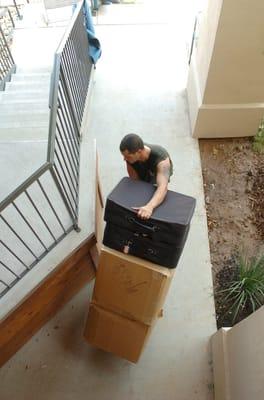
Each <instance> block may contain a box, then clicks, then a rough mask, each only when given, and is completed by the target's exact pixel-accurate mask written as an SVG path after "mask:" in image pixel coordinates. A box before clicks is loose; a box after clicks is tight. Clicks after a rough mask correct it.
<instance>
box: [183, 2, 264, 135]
mask: <svg viewBox="0 0 264 400" xmlns="http://www.w3.org/2000/svg"><path fill="white" fill-rule="evenodd" d="M263 15H264V2H263V1H261V0H211V1H209V6H208V7H207V8H206V9H205V10H204V12H203V13H202V15H201V17H200V18H199V24H198V33H197V36H198V38H197V40H196V43H195V46H194V51H193V55H192V59H191V65H190V70H189V77H188V84H187V93H188V101H189V109H190V120H191V127H192V133H193V136H195V137H239V136H251V135H254V134H255V133H256V131H257V128H258V126H259V123H260V120H261V118H262V116H264V90H263V87H264V73H263V71H264V45H263V38H264V23H263ZM231 110H233V111H231Z"/></svg>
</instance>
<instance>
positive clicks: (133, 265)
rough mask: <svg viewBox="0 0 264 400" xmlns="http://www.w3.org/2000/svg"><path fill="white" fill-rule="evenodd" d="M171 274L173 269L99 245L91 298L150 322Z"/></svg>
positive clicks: (102, 304)
mask: <svg viewBox="0 0 264 400" xmlns="http://www.w3.org/2000/svg"><path fill="white" fill-rule="evenodd" d="M173 274H174V270H173V269H168V268H165V267H160V266H159V265H156V264H153V263H151V262H149V261H146V260H143V259H141V258H138V257H134V256H130V255H126V254H123V253H120V252H118V251H115V250H112V249H110V248H107V247H105V246H103V247H102V250H101V254H100V259H99V266H98V270H97V274H96V281H95V287H94V292H93V297H92V302H93V303H94V304H97V305H99V306H101V307H103V308H105V309H107V310H109V311H112V312H115V313H117V314H119V315H123V316H125V317H127V318H130V319H132V320H136V321H141V322H143V323H144V324H148V325H151V324H152V323H153V322H154V321H155V319H156V318H157V317H158V314H159V312H160V310H161V308H162V307H163V304H164V301H165V298H166V295H167V292H168V290H169V286H170V283H171V280H172V277H173Z"/></svg>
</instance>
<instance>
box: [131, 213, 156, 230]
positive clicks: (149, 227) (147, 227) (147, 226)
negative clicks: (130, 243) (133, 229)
mask: <svg viewBox="0 0 264 400" xmlns="http://www.w3.org/2000/svg"><path fill="white" fill-rule="evenodd" d="M127 220H128V222H131V223H133V224H136V225H138V226H140V227H141V228H145V229H148V230H150V231H151V232H156V231H157V230H158V227H156V226H154V225H151V226H149V225H144V224H141V223H140V222H139V221H137V220H136V219H135V218H133V217H131V216H127Z"/></svg>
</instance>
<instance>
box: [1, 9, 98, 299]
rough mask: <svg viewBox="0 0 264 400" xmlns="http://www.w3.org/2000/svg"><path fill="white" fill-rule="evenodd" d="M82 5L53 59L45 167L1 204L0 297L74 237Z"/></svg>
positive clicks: (83, 77) (83, 87) (83, 54)
mask: <svg viewBox="0 0 264 400" xmlns="http://www.w3.org/2000/svg"><path fill="white" fill-rule="evenodd" d="M88 47H89V45H88V39H87V34H86V30H85V24H84V15H83V3H79V4H78V7H77V8H76V10H75V12H74V15H73V18H72V21H71V24H70V26H69V27H68V29H67V31H66V32H65V35H64V37H63V39H62V42H61V44H60V46H59V48H58V50H57V52H56V54H55V58H54V68H53V73H52V80H51V90H50V125H49V141H48V153H47V162H46V163H45V164H44V165H43V166H42V167H41V168H39V170H38V171H36V172H35V173H34V174H32V175H31V176H30V177H29V178H28V179H27V180H26V181H25V182H24V183H23V184H22V185H21V186H19V187H18V188H17V189H16V190H15V191H14V192H12V193H11V194H10V195H9V196H8V197H7V198H6V199H5V200H4V201H2V202H1V203H0V297H2V296H3V295H4V294H5V293H6V292H7V291H8V290H10V288H11V287H13V286H14V285H15V284H16V283H17V282H18V281H20V280H21V278H22V277H23V276H24V275H25V274H26V273H27V272H28V271H30V270H31V269H32V268H33V267H34V266H35V265H36V264H37V263H38V262H39V261H40V260H41V259H43V257H45V256H46V254H47V253H48V252H50V251H51V250H52V249H53V248H54V247H55V246H56V245H57V244H58V243H59V242H60V241H61V240H62V239H63V238H64V237H65V236H66V235H67V234H68V233H69V232H71V231H72V230H73V229H75V230H77V231H78V203H79V173H80V141H81V137H80V127H81V122H82V117H83V112H84V107H85V101H86V95H87V91H88V87H89V80H90V73H91V68H92V63H91V61H90V58H89V55H88Z"/></svg>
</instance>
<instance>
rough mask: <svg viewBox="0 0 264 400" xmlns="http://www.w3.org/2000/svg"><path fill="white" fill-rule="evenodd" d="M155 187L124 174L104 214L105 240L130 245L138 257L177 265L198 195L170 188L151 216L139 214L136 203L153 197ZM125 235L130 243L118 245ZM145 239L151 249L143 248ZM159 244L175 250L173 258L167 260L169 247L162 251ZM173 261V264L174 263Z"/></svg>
mask: <svg viewBox="0 0 264 400" xmlns="http://www.w3.org/2000/svg"><path fill="white" fill-rule="evenodd" d="M155 190H156V188H155V187H154V186H153V185H152V184H150V183H146V182H143V181H135V180H132V179H130V178H123V179H122V180H121V181H120V182H119V183H118V185H117V186H116V187H115V188H114V189H113V191H112V192H111V193H110V194H109V196H108V198H107V202H106V208H105V215H104V219H105V221H106V222H107V225H106V229H105V234H104V239H103V243H104V244H105V245H106V246H109V247H112V248H115V249H117V250H120V251H125V249H126V250H128V251H127V252H128V253H130V254H132V252H133V254H134V255H136V256H138V257H142V258H146V259H148V260H150V261H153V262H156V263H157V264H160V265H165V266H167V267H172V268H174V267H176V264H177V263H176V264H175V260H176V259H177V260H178V258H179V257H178V254H179V253H181V251H182V249H183V246H184V243H185V241H186V238H187V235H188V231H189V226H190V221H191V218H192V215H193V212H194V208H195V199H194V198H192V197H190V196H186V195H182V194H180V193H176V192H172V191H170V190H168V192H167V196H166V198H165V200H164V201H163V203H162V204H161V205H160V206H159V207H157V208H156V209H155V210H154V212H153V214H152V216H151V218H150V219H149V220H142V219H140V218H138V217H137V213H136V211H135V210H133V209H132V207H140V206H143V205H145V204H146V203H147V202H148V201H149V200H150V199H151V198H152V196H153V194H154V192H155ZM109 224H111V225H110V226H109ZM114 227H115V228H114ZM119 228H120V229H119ZM115 232H116V237H115ZM120 232H122V234H120ZM121 236H122V237H123V238H125V237H126V240H127V241H129V242H130V245H128V244H124V243H123V241H122V244H121V242H120V244H119V245H118V243H117V240H118V239H117V238H119V240H121ZM132 242H133V243H134V244H133V245H132ZM136 243H137V244H136ZM144 243H147V244H148V246H147V247H148V249H151V250H148V251H147V250H144V251H143V248H144V247H145V245H144ZM150 243H151V247H150ZM122 246H123V248H122ZM125 246H128V247H125ZM158 246H160V247H162V249H165V248H166V249H167V250H166V251H167V252H170V253H171V254H174V255H171V256H169V255H168V257H169V259H170V261H165V255H164V254H165V250H164V251H162V252H158V251H157V248H158ZM154 247H155V248H156V250H155V257H154V258H155V260H153V254H152V255H151V254H150V253H152V251H154ZM161 254H163V255H161ZM176 254H177V255H176ZM172 260H174V261H172ZM171 262H173V264H170V263H171ZM169 264H170V265H169Z"/></svg>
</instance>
